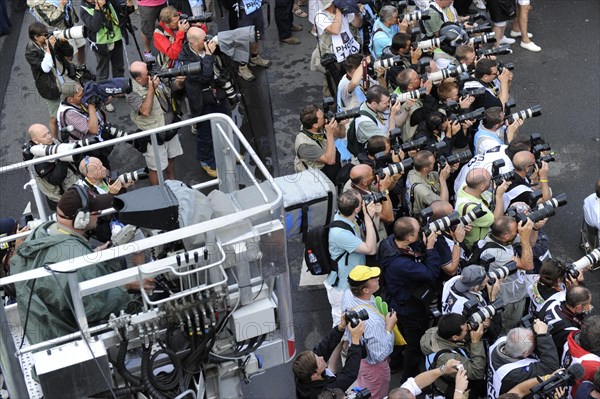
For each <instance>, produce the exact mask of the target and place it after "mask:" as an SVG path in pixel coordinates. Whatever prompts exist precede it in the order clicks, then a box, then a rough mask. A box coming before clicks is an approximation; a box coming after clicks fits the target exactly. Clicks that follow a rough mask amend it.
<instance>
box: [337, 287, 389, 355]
mask: <svg viewBox="0 0 600 399" xmlns="http://www.w3.org/2000/svg"><path fill="white" fill-rule="evenodd" d="M342 309H343V310H346V309H351V310H355V311H358V310H360V309H365V310H366V311H367V312H368V313H369V319H368V320H363V322H364V323H365V324H366V326H365V327H366V328H365V332H364V334H363V336H362V338H361V344H362V345H363V346H364V347H366V348H367V358H366V359H365V360H366V361H367V363H369V364H377V363H379V362H382V361H384V360H385V359H386V358H387V357H388V356H389V355H390V354H391V353H392V351H393V350H394V334H390V333H388V332H387V331H386V329H385V316H383V315H382V314H381V313H379V311H378V310H377V305H376V304H375V297H373V296H371V299H369V300H368V301H365V300H363V299H360V298H357V297H355V296H354V295H353V294H352V292H351V291H350V289H346V291H344V296H343V297H342ZM346 333H347V334H348V336H350V330H349V329H347V330H346ZM349 339H351V337H350V338H349Z"/></svg>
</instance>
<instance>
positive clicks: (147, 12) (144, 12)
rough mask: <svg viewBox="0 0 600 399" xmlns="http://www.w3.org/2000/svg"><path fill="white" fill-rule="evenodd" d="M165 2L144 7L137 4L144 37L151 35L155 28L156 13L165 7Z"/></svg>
mask: <svg viewBox="0 0 600 399" xmlns="http://www.w3.org/2000/svg"><path fill="white" fill-rule="evenodd" d="M166 5H167V4H166V3H165V4H163V5H160V6H154V7H146V6H139V10H140V18H141V20H142V26H141V29H142V33H143V34H144V35H145V36H146V37H152V35H153V34H154V29H155V28H156V21H158V15H159V14H160V10H162V9H163V8H165V7H166Z"/></svg>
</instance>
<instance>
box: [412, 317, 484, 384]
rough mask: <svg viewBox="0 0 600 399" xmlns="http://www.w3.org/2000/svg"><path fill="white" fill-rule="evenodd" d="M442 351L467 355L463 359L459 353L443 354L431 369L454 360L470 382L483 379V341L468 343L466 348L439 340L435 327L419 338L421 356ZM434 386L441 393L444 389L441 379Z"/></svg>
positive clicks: (455, 343)
mask: <svg viewBox="0 0 600 399" xmlns="http://www.w3.org/2000/svg"><path fill="white" fill-rule="evenodd" d="M442 349H452V350H455V351H456V352H460V351H459V350H458V349H460V350H461V351H465V352H466V353H467V354H468V357H465V356H463V355H461V354H460V353H454V352H450V353H444V354H442V355H440V356H439V357H438V359H437V361H436V363H435V365H432V367H434V366H435V367H440V366H441V365H443V364H445V363H446V362H447V361H448V360H450V359H456V360H458V361H459V362H461V363H462V365H463V366H464V367H465V371H466V372H467V378H468V379H469V380H470V381H474V380H483V379H484V377H485V370H486V366H487V363H486V353H485V346H484V344H483V341H479V342H477V343H469V344H468V345H467V346H464V345H462V344H460V343H457V342H452V341H449V340H447V339H443V338H441V337H440V336H439V335H438V334H437V327H432V328H430V329H428V330H427V331H426V332H425V334H424V335H423V336H422V337H421V351H422V352H423V354H424V355H425V356H428V355H430V354H433V353H436V352H438V351H440V350H442ZM452 379H454V376H452ZM436 385H438V387H439V388H440V389H441V390H442V391H444V390H445V389H446V388H445V384H444V383H443V381H442V379H438V381H436Z"/></svg>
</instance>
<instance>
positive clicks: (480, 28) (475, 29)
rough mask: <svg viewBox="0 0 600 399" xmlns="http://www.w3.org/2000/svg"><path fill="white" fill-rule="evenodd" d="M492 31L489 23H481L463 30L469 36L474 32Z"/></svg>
mask: <svg viewBox="0 0 600 399" xmlns="http://www.w3.org/2000/svg"><path fill="white" fill-rule="evenodd" d="M491 31H492V25H490V24H481V25H478V26H474V27H472V28H466V29H465V32H467V35H469V36H471V35H474V34H476V33H488V32H491Z"/></svg>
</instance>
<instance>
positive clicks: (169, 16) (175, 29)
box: [153, 6, 190, 69]
mask: <svg viewBox="0 0 600 399" xmlns="http://www.w3.org/2000/svg"><path fill="white" fill-rule="evenodd" d="M188 29H190V24H189V23H188V22H187V21H185V20H182V19H181V17H180V16H179V13H178V12H177V10H176V9H175V7H171V6H167V7H165V8H163V9H162V10H160V14H159V23H158V25H157V27H156V29H155V30H154V34H153V38H154V47H156V49H157V50H158V56H157V59H156V63H157V64H158V65H159V66H160V67H161V68H162V69H166V68H173V67H174V66H175V61H177V58H179V54H180V53H181V50H182V49H183V43H184V41H185V34H186V32H187V31H188Z"/></svg>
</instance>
